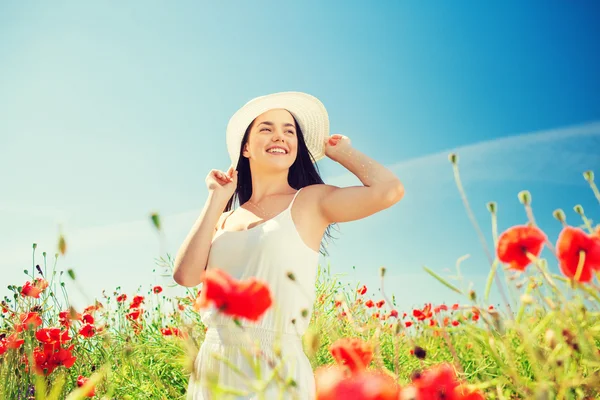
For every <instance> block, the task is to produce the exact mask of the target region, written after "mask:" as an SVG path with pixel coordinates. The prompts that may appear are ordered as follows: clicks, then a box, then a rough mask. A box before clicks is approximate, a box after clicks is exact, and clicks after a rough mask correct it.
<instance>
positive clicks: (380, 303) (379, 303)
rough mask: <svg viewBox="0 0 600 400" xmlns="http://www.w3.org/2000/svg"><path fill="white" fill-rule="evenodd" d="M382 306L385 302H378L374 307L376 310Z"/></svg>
mask: <svg viewBox="0 0 600 400" xmlns="http://www.w3.org/2000/svg"><path fill="white" fill-rule="evenodd" d="M384 304H385V300H379V301H378V302H377V303H375V305H376V306H377V308H381V307H383V305H384Z"/></svg>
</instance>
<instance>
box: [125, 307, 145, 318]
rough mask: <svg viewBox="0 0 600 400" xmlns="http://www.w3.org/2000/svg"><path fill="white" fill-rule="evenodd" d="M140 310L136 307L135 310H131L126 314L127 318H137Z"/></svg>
mask: <svg viewBox="0 0 600 400" xmlns="http://www.w3.org/2000/svg"><path fill="white" fill-rule="evenodd" d="M141 312H142V310H140V309H139V308H136V309H135V310H133V311H131V312H130V313H128V314H127V318H129V319H131V320H137V319H138V318H139V317H140V314H141Z"/></svg>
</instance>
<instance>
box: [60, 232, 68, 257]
mask: <svg viewBox="0 0 600 400" xmlns="http://www.w3.org/2000/svg"><path fill="white" fill-rule="evenodd" d="M58 251H59V252H60V254H62V255H63V256H64V255H65V253H66V251H67V242H66V241H65V237H64V236H63V234H62V233H61V234H60V236H59V238H58Z"/></svg>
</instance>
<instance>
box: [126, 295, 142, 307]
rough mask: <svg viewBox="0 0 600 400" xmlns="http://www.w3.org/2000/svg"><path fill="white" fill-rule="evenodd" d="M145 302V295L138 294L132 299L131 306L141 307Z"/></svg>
mask: <svg viewBox="0 0 600 400" xmlns="http://www.w3.org/2000/svg"><path fill="white" fill-rule="evenodd" d="M143 302H144V296H140V295H137V296H135V297H134V298H133V300H131V304H129V308H130V309H132V308H139V306H140V305H142V303H143Z"/></svg>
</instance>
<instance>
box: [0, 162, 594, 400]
mask: <svg viewBox="0 0 600 400" xmlns="http://www.w3.org/2000/svg"><path fill="white" fill-rule="evenodd" d="M450 162H451V165H452V168H453V169H454V173H455V178H456V183H457V186H458V189H459V192H460V194H461V196H463V201H464V202H465V206H466V209H467V213H468V214H469V215H470V216H471V215H472V213H471V209H470V205H469V203H468V200H467V198H466V196H465V194H464V191H463V189H462V185H461V182H460V177H459V173H458V157H457V156H456V155H451V156H450ZM584 178H585V179H586V180H587V182H588V183H589V184H590V187H591V190H592V195H594V196H595V197H596V198H597V199H598V202H599V203H600V193H599V191H598V188H597V187H596V185H595V183H594V176H593V173H592V172H591V171H588V172H585V173H584ZM519 199H520V201H521V203H522V204H523V206H524V208H525V211H526V215H527V216H528V218H527V220H526V221H524V223H523V225H519V226H514V227H511V228H509V229H507V230H506V231H504V232H497V231H496V226H497V224H496V213H495V211H496V206H495V204H494V203H489V204H488V205H487V207H488V210H489V211H490V218H491V220H492V226H493V230H494V232H493V237H494V245H493V251H490V260H489V261H490V265H489V268H490V273H489V279H488V281H487V284H486V287H483V288H477V289H475V290H469V291H466V292H464V291H462V290H460V289H458V288H457V287H455V286H454V285H453V284H451V283H450V282H448V281H446V280H445V279H444V278H443V277H441V276H439V275H437V274H435V273H434V272H433V271H431V270H429V269H428V268H425V270H426V272H428V273H429V274H431V279H432V280H433V281H437V283H438V284H439V285H441V286H443V287H446V288H447V289H450V290H453V291H455V292H457V293H460V294H461V295H463V301H461V302H460V303H456V304H423V305H422V307H419V308H415V309H405V310H403V309H399V308H398V307H397V305H396V301H395V299H394V297H393V296H391V297H390V296H388V295H387V294H386V291H385V290H384V283H385V268H382V269H381V270H380V277H381V287H380V288H372V287H367V286H365V285H362V284H360V283H359V284H358V285H357V286H356V287H355V288H353V289H348V287H347V286H343V285H342V284H341V283H340V282H339V281H337V280H336V278H335V277H334V276H332V275H331V273H330V271H329V270H328V269H327V268H321V269H320V270H319V276H318V282H317V301H316V303H315V308H314V312H313V313H312V315H311V317H310V318H311V321H310V328H309V331H308V332H307V333H306V335H305V336H304V347H305V351H306V354H307V356H308V357H309V360H310V362H311V364H312V366H313V369H314V371H315V377H316V382H317V392H318V399H319V400H324V399H373V400H375V399H381V400H387V399H395V400H399V399H404V400H408V399H414V400H438V399H439V400H442V399H444V400H449V399H450V400H454V399H456V400H477V399H538V400H545V399H548V400H549V399H598V398H600V314H599V310H600V287H599V278H600V225H597V226H593V224H592V222H591V221H590V220H589V219H588V217H587V216H586V214H585V212H584V210H583V208H582V207H581V206H575V211H576V212H577V213H578V214H579V215H580V216H581V219H582V222H581V224H580V225H568V224H567V223H566V219H565V216H564V212H563V211H562V210H556V211H555V212H554V217H555V218H556V220H557V223H561V224H562V225H563V228H562V231H561V233H560V235H559V236H558V238H557V239H556V240H551V239H550V238H549V237H548V236H547V235H546V234H545V233H544V227H541V226H538V225H537V224H536V222H535V219H534V216H533V210H532V208H531V195H530V194H529V193H528V192H521V193H520V194H519ZM152 221H153V222H154V224H155V226H156V228H157V229H159V230H160V221H159V217H158V215H152ZM472 221H473V223H474V225H475V228H476V229H477V230H478V231H479V227H478V226H477V223H476V222H475V221H474V219H472ZM36 249H37V246H36V245H35V244H34V245H33V250H34V260H35V259H36V258H35V252H36ZM543 249H547V250H549V251H550V252H551V254H552V255H553V259H549V260H545V259H543V258H541V252H542V250H543ZM65 252H66V240H65V239H64V237H62V236H61V237H60V238H59V240H58V251H57V253H56V256H55V262H54V263H53V265H47V264H48V263H47V261H46V253H43V262H42V263H39V264H37V263H35V261H34V265H35V267H34V268H33V269H32V270H31V271H26V274H27V275H26V276H25V277H24V279H23V281H22V282H14V283H13V284H12V285H10V286H9V290H10V291H12V293H13V295H12V297H10V298H9V297H6V298H4V299H3V300H2V302H1V305H0V307H1V310H0V311H1V316H2V319H0V398H1V399H65V398H66V399H69V400H72V399H84V398H96V399H185V394H186V389H187V384H188V379H189V376H190V373H191V370H192V365H193V361H194V357H195V355H196V353H197V351H198V348H199V346H200V345H201V343H202V341H203V339H204V335H205V329H206V328H205V327H204V326H203V325H202V323H201V321H200V317H199V314H198V311H199V310H201V309H203V308H204V307H208V306H211V305H214V306H216V307H217V308H218V309H219V310H220V312H223V313H225V314H227V315H229V316H230V317H231V320H232V323H235V322H236V321H237V322H239V321H240V320H242V319H245V320H249V321H252V320H257V319H259V318H260V317H261V315H262V314H263V313H264V312H265V311H266V310H268V309H269V308H270V307H272V306H273V299H272V298H271V297H270V291H269V288H268V287H267V286H266V285H264V284H263V283H261V282H260V281H257V280H250V281H241V282H240V281H236V280H234V279H233V278H231V277H229V276H227V274H225V273H223V272H222V271H210V273H207V274H206V278H205V282H204V284H203V285H202V287H201V290H198V289H189V290H187V295H186V296H185V297H176V298H171V297H167V296H164V293H163V288H162V287H160V286H154V287H149V288H147V290H146V291H145V292H141V293H123V292H121V291H120V289H118V288H117V289H116V290H114V291H113V292H112V293H110V294H105V296H104V297H103V298H101V299H95V300H94V301H93V302H92V303H91V304H89V305H88V306H87V307H86V308H84V309H81V310H76V309H74V308H73V307H71V306H70V303H69V293H67V291H66V289H65V280H71V281H73V282H75V283H76V284H77V285H76V286H77V287H78V282H77V277H76V274H75V271H72V270H68V271H63V272H64V273H62V272H61V271H60V269H59V267H58V260H59V259H60V255H61V254H65ZM161 261H162V263H163V264H164V266H165V267H166V268H167V269H168V268H170V267H172V263H173V260H172V259H171V258H170V257H167V259H161ZM554 263H555V264H556V265H558V267H559V273H552V272H551V271H550V269H549V264H554ZM289 278H290V279H292V280H293V279H294V277H293V276H289ZM492 285H496V286H497V288H498V290H499V292H500V293H501V294H502V297H503V299H504V300H505V301H504V304H501V305H500V306H493V305H491V304H489V301H488V298H489V293H490V291H491V288H492ZM377 289H381V290H380V291H379V290H377ZM239 329H243V328H241V327H240V328H239ZM248 351H249V352H252V349H248ZM274 354H278V352H277V351H276V350H275V351H274ZM277 361H278V360H275V362H277ZM263 375H264V374H263ZM272 379H273V380H274V381H275V382H276V384H277V385H279V387H280V388H281V392H282V394H283V397H282V398H293V394H294V388H295V382H293V381H291V380H290V379H287V378H286V377H285V376H278V375H277V374H275V375H274V376H273V377H272ZM247 381H248V391H249V392H256V393H258V398H264V397H261V388H262V387H263V383H264V382H262V381H261V380H256V379H253V377H248V380H247ZM214 391H215V396H216V397H215V398H224V399H225V398H228V396H227V392H226V391H224V390H223V388H218V387H216V388H214ZM231 398H234V397H231Z"/></svg>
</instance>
